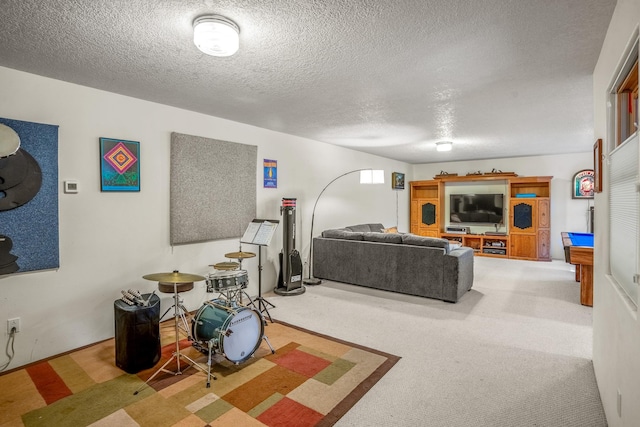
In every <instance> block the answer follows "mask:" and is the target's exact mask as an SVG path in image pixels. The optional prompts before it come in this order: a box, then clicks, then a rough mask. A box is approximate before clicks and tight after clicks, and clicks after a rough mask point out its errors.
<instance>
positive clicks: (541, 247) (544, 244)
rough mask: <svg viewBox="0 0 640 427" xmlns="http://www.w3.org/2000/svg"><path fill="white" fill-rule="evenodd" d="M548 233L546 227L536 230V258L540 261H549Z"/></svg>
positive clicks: (549, 242)
mask: <svg viewBox="0 0 640 427" xmlns="http://www.w3.org/2000/svg"><path fill="white" fill-rule="evenodd" d="M550 235H551V233H550V232H549V229H548V228H547V229H544V230H540V231H538V259H540V260H542V261H551V249H550V248H549V245H550V244H551V241H550Z"/></svg>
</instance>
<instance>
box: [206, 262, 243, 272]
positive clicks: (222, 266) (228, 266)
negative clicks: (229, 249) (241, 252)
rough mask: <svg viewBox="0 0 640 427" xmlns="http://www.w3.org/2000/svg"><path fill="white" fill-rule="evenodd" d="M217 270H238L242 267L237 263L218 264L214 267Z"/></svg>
mask: <svg viewBox="0 0 640 427" xmlns="http://www.w3.org/2000/svg"><path fill="white" fill-rule="evenodd" d="M212 267H213V268H215V269H216V270H236V269H237V268H238V267H240V264H238V263H237V262H219V263H217V264H213V265H212Z"/></svg>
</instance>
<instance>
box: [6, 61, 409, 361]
mask: <svg viewBox="0 0 640 427" xmlns="http://www.w3.org/2000/svg"><path fill="white" fill-rule="evenodd" d="M0 94H1V96H0V116H1V117H6V118H10V119H16V120H24V121H31V122H39V123H47V124H53V125H59V126H60V128H59V191H60V196H59V202H60V203H59V214H60V215H59V216H60V268H59V269H57V270H55V271H39V272H29V273H22V274H14V275H5V276H0V322H2V323H1V325H2V327H1V328H0V331H1V332H0V337H2V338H3V339H2V340H1V341H0V342H1V343H2V344H1V345H2V348H4V345H5V343H6V339H7V335H6V329H5V327H4V324H5V323H4V322H5V320H6V319H8V318H13V317H20V318H21V319H22V327H21V332H20V333H19V334H18V335H17V336H16V341H15V351H16V357H15V359H14V361H13V362H12V363H11V365H10V368H15V367H17V366H20V365H23V364H26V363H29V362H32V361H36V360H40V359H43V358H46V357H48V356H51V355H54V354H58V353H61V352H64V351H67V350H70V349H74V348H77V347H80V346H83V345H86V344H90V343H93V342H96V341H99V340H102V339H105V338H109V337H112V336H113V334H114V320H113V301H114V300H115V299H117V298H118V297H119V296H120V290H122V289H128V288H134V289H139V290H140V291H142V292H151V291H152V290H155V289H156V288H157V283H155V282H149V281H146V280H143V279H142V276H143V275H145V274H149V273H158V272H169V271H172V270H174V269H178V270H180V271H182V272H186V273H194V274H201V275H206V274H208V273H209V272H211V271H212V269H211V268H210V267H208V265H209V264H215V263H217V262H222V261H227V260H226V259H225V258H224V254H225V253H228V252H234V251H237V250H238V244H239V239H229V240H219V241H213V242H208V243H199V244H190V245H181V246H175V247H171V246H170V245H169V165H170V161H169V153H170V134H171V132H181V133H185V134H191V135H197V136H203V137H208V138H215V139H221V140H227V141H232V142H237V143H243V144H251V145H256V146H257V147H258V164H257V165H256V168H257V175H258V179H257V182H256V185H257V189H258V191H257V210H258V211H257V215H258V217H259V218H270V219H281V217H280V211H279V208H280V204H281V199H282V198H283V197H296V198H297V199H298V208H297V229H296V231H297V237H296V247H297V249H298V250H299V251H300V252H301V253H302V256H303V261H304V262H305V263H306V258H307V255H306V254H307V251H308V247H309V231H310V230H309V227H310V218H311V209H312V207H313V203H314V202H315V198H316V197H317V195H318V194H319V193H320V190H321V189H322V188H323V187H324V186H325V185H326V184H327V183H328V182H329V181H330V180H331V179H333V178H334V177H336V176H338V175H339V174H341V173H343V172H346V171H349V170H352V169H357V168H368V167H372V168H376V169H384V170H385V179H386V181H387V183H386V184H385V185H382V186H361V185H359V184H358V174H352V175H349V176H346V177H344V178H341V179H340V180H339V181H336V183H334V185H332V186H331V187H330V188H329V189H328V190H327V191H326V192H325V194H324V196H323V198H322V200H320V203H319V204H318V209H317V212H316V226H315V233H314V234H318V233H319V232H320V231H321V230H322V229H324V228H328V227H333V226H344V225H349V224H354V223H360V222H382V223H383V224H385V225H387V226H391V225H396V224H397V225H399V227H400V229H404V230H407V229H408V206H409V199H408V197H409V196H408V191H406V190H405V191H400V192H398V191H393V190H392V189H391V184H390V179H391V173H392V172H404V173H407V178H409V175H408V172H409V171H408V165H407V164H405V163H402V162H397V161H392V160H388V159H384V158H381V157H377V156H372V155H367V154H363V153H359V152H356V151H353V150H348V149H343V148H339V147H336V146H333V145H328V144H323V143H319V142H316V141H311V140H308V139H303V138H298V137H294V136H291V135H286V134H282V133H277V132H272V131H268V130H265V129H260V128H256V127H253V126H248V125H244V124H240V123H236V122H231V121H228V120H223V119H219V118H215V117H211V116H206V115H202V114H198V113H194V112H190V111H186V110H180V109H177V108H172V107H168V106H164V105H160V104H155V103H151V102H146V101H141V100H138V99H134V98H129V97H125V96H121V95H116V94H112V93H108V92H103V91H99V90H95V89H91V88H86V87H82V86H78V85H73V84H69V83H65V82H61V81H57V80H52V79H48V78H43V77H39V76H35V75H31V74H27V73H22V72H19V71H15V70H11V69H7V68H1V67H0ZM99 137H111V138H121V139H127V140H133V141H140V144H141V188H142V191H141V192H140V193H131V194H127V193H101V192H100V185H99V161H98V159H99V149H98V147H99V145H98V138H99ZM264 158H268V159H276V160H278V188H277V189H264V188H263V186H262V159H264ZM67 179H75V180H78V183H79V193H78V194H64V193H63V192H62V183H63V181H64V180H67ZM229 185H230V186H233V183H232V182H230V183H229ZM202 197H203V198H211V199H213V200H215V202H216V203H223V204H224V203H225V201H224V200H217V199H216V195H215V194H202ZM398 218H399V219H398ZM114 221H117V222H118V227H117V229H118V232H114V231H113V228H111V227H110V226H109V225H108V224H109V223H113V222H114ZM281 248H282V227H279V228H278V230H277V231H276V235H275V237H274V239H273V241H272V242H271V245H270V246H269V247H268V248H266V250H265V249H263V252H262V255H263V256H262V258H263V265H264V270H263V274H262V288H263V289H262V290H263V292H267V291H269V290H271V289H273V287H274V286H275V285H276V280H277V271H278V268H279V267H278V253H279V252H280V249H281ZM243 250H245V251H251V252H257V251H258V248H257V247H252V246H250V245H244V246H243ZM243 268H244V269H246V270H248V273H249V280H250V286H249V289H248V291H249V293H250V294H251V295H256V294H257V292H258V290H257V286H258V262H257V257H256V258H251V259H248V260H245V261H244V263H243ZM160 296H161V298H162V306H161V310H162V311H161V313H162V312H164V310H165V309H166V308H168V307H169V306H170V305H171V301H172V300H171V295H170V294H161V295H160ZM182 296H183V297H184V298H185V305H186V307H187V309H189V310H196V309H198V308H199V307H200V306H201V304H202V303H203V302H204V301H205V300H206V299H210V298H212V297H213V296H215V295H212V294H207V293H206V286H205V282H199V283H196V287H195V289H194V290H192V291H189V292H186V293H184V294H182ZM291 298H295V296H292V297H291ZM273 315H274V317H276V318H277V313H276V312H274V313H273ZM4 360H5V359H4V355H3V356H2V358H0V363H4Z"/></svg>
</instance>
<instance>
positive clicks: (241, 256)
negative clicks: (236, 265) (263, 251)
mask: <svg viewBox="0 0 640 427" xmlns="http://www.w3.org/2000/svg"><path fill="white" fill-rule="evenodd" d="M224 256H225V257H227V258H234V259H244V258H253V257H254V256H256V254H254V253H253V252H229V253H228V254H224Z"/></svg>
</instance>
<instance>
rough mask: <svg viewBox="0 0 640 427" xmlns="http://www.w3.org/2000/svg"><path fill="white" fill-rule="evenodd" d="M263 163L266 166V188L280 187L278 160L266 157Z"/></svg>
mask: <svg viewBox="0 0 640 427" xmlns="http://www.w3.org/2000/svg"><path fill="white" fill-rule="evenodd" d="M262 164H263V167H264V188H278V161H277V160H271V159H264V160H263V163H262Z"/></svg>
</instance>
